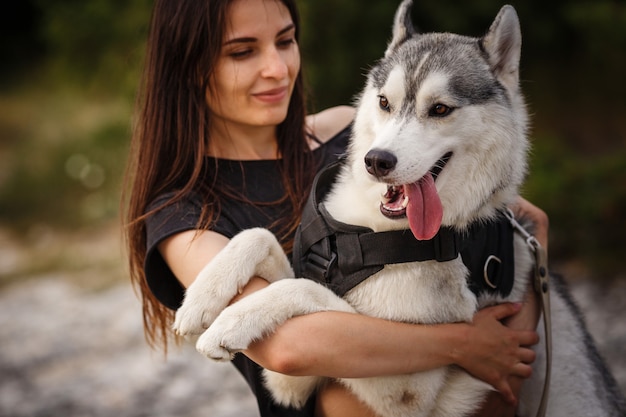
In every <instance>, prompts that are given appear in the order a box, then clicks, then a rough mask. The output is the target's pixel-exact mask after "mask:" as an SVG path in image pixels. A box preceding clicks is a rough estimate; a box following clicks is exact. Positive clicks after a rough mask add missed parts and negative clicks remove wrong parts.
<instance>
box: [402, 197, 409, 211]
mask: <svg viewBox="0 0 626 417" xmlns="http://www.w3.org/2000/svg"><path fill="white" fill-rule="evenodd" d="M408 205H409V196H408V195H405V196H404V200H402V208H406V206H408Z"/></svg>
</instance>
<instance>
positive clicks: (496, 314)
mask: <svg viewBox="0 0 626 417" xmlns="http://www.w3.org/2000/svg"><path fill="white" fill-rule="evenodd" d="M521 308H522V305H521V304H510V303H507V304H500V305H497V306H493V307H488V308H485V309H482V310H480V311H479V312H478V313H476V314H475V315H474V319H473V321H472V323H471V325H470V326H469V327H468V331H467V333H466V337H467V343H464V344H463V345H461V346H459V348H458V351H457V352H456V353H457V357H458V359H456V360H455V363H457V364H459V365H460V366H461V367H462V368H464V369H465V370H466V371H467V372H469V373H470V374H472V375H473V376H474V377H476V378H478V379H480V380H482V381H485V382H487V383H488V384H490V385H491V386H493V387H494V388H495V389H496V390H497V391H499V392H500V394H501V395H502V396H503V398H504V399H505V400H506V401H507V402H509V403H511V404H515V403H516V401H517V399H516V397H515V394H514V393H513V389H512V387H511V383H510V380H509V378H510V377H511V376H514V377H521V378H528V377H529V376H530V375H531V373H532V368H531V364H532V362H533V361H534V360H535V352H534V351H533V350H532V349H531V348H530V346H531V345H534V344H536V343H537V342H538V341H539V337H538V335H537V333H536V332H535V331H533V330H514V329H511V328H509V327H507V326H505V325H504V324H502V320H504V319H506V318H509V317H511V316H513V315H515V314H517V313H518V312H519V311H520V310H521Z"/></svg>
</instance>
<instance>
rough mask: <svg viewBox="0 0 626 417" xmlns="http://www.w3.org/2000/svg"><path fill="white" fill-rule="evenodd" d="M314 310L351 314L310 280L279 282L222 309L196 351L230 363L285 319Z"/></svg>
mask: <svg viewBox="0 0 626 417" xmlns="http://www.w3.org/2000/svg"><path fill="white" fill-rule="evenodd" d="M318 311H345V312H351V313H352V312H355V310H354V308H352V306H350V304H348V303H347V302H346V301H345V300H343V299H342V298H339V297H338V296H337V295H335V293H333V292H332V291H331V290H329V289H328V288H326V287H324V286H322V285H320V284H318V283H316V282H314V281H311V280H308V279H303V278H300V279H298V278H293V279H283V280H280V281H277V282H275V283H273V284H271V285H269V286H268V287H266V288H264V289H262V290H260V291H257V292H255V293H253V294H251V295H249V296H247V297H246V298H244V299H242V300H239V301H238V302H236V303H235V304H232V305H231V306H229V307H227V308H225V309H224V311H222V313H221V314H220V315H219V316H218V317H217V318H216V319H215V321H214V322H213V324H212V325H211V327H209V328H208V329H207V330H206V331H205V332H204V333H203V334H202V336H200V338H199V339H198V342H197V344H196V349H197V350H198V351H199V352H200V353H202V354H204V355H206V356H207V357H209V358H211V359H214V360H216V361H224V360H230V359H231V358H232V356H233V355H234V354H235V353H236V352H239V351H242V350H245V349H246V348H248V346H249V345H250V344H251V343H252V342H253V341H255V340H259V339H261V338H263V336H265V335H268V334H271V333H272V332H274V330H275V329H276V328H277V327H278V326H279V325H281V324H282V323H284V322H285V321H287V320H288V319H289V318H291V317H295V316H300V315H304V314H310V313H315V312H318Z"/></svg>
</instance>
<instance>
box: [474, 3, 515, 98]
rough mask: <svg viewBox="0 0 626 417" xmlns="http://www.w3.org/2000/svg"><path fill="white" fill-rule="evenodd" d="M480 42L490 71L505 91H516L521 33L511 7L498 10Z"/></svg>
mask: <svg viewBox="0 0 626 417" xmlns="http://www.w3.org/2000/svg"><path fill="white" fill-rule="evenodd" d="M481 42H482V46H483V48H484V49H485V51H486V52H487V54H488V55H489V64H490V65H491V70H492V71H493V72H494V74H495V75H496V77H498V79H499V80H500V82H502V83H503V84H504V86H505V87H506V88H507V89H509V90H510V91H516V90H517V88H518V87H519V61H520V55H521V51H522V32H521V29H520V24H519V19H518V17H517V13H516V12H515V9H514V8H513V6H509V5H507V6H504V7H502V9H500V12H499V13H498V16H496V19H495V20H494V21H493V23H492V24H491V27H490V28H489V32H487V34H486V35H485V36H484V37H483V38H482V39H481Z"/></svg>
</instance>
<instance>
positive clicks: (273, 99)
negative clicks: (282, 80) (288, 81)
mask: <svg viewBox="0 0 626 417" xmlns="http://www.w3.org/2000/svg"><path fill="white" fill-rule="evenodd" d="M288 92H289V89H288V88H287V87H280V88H274V89H271V90H266V91H262V92H260V93H255V94H253V96H254V97H255V98H256V99H258V100H260V101H263V102H265V103H277V102H281V101H283V100H284V99H285V98H286V97H287V93H288Z"/></svg>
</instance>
